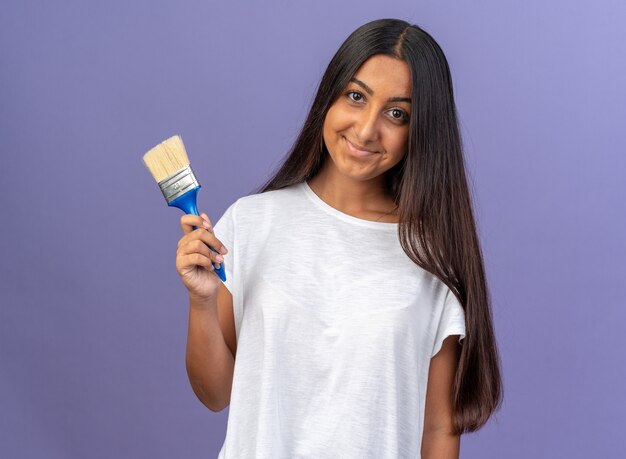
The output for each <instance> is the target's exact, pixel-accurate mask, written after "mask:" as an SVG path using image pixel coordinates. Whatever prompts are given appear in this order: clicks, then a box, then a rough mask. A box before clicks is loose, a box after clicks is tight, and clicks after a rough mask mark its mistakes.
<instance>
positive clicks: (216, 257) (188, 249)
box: [180, 239, 224, 264]
mask: <svg viewBox="0 0 626 459" xmlns="http://www.w3.org/2000/svg"><path fill="white" fill-rule="evenodd" d="M192 253H200V254H202V255H204V256H205V257H207V258H209V259H210V260H211V261H213V263H215V264H218V263H221V262H223V261H224V257H223V256H222V255H220V254H219V253H217V252H214V251H213V250H211V249H209V247H208V246H207V245H206V243H205V242H204V241H202V240H200V239H195V240H193V241H191V242H189V243H188V244H185V245H184V246H183V247H181V249H180V254H181V255H182V256H185V255H189V254H192Z"/></svg>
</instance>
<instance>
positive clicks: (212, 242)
mask: <svg viewBox="0 0 626 459" xmlns="http://www.w3.org/2000/svg"><path fill="white" fill-rule="evenodd" d="M194 236H195V235H194ZM197 237H198V238H200V239H202V240H203V241H204V242H205V243H206V244H207V245H208V246H209V247H211V248H213V249H215V251H216V252H219V253H221V254H222V255H225V254H227V253H228V249H227V248H226V247H225V246H224V244H223V243H222V241H220V240H219V239H218V238H216V237H215V233H213V232H212V231H199V232H198V236H197Z"/></svg>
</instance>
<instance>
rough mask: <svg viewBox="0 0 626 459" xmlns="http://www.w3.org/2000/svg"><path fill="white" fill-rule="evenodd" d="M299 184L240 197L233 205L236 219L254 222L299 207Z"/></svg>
mask: <svg viewBox="0 0 626 459" xmlns="http://www.w3.org/2000/svg"><path fill="white" fill-rule="evenodd" d="M298 186H299V184H295V185H290V186H287V187H285V188H281V189H279V190H271V191H264V192H260V193H254V194H249V195H246V196H242V197H240V198H239V199H237V201H235V202H234V203H233V207H234V208H235V213H236V214H237V219H238V220H241V221H242V222H244V221H254V220H255V219H258V218H259V217H263V216H265V217H267V216H271V215H272V214H274V213H276V212H281V213H284V212H285V211H288V210H289V209H290V208H294V207H297V206H300V205H301V201H300V199H301V194H300V193H299V191H300V190H298Z"/></svg>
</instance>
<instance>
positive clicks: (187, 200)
mask: <svg viewBox="0 0 626 459" xmlns="http://www.w3.org/2000/svg"><path fill="white" fill-rule="evenodd" d="M201 187H202V185H198V186H197V187H195V188H192V189H191V190H189V191H187V192H186V193H185V194H183V195H182V196H179V197H177V198H176V199H174V200H173V201H172V202H170V203H169V204H168V206H171V207H178V208H179V209H181V210H182V211H183V212H185V213H186V214H194V215H200V214H199V213H198V204H197V202H198V201H197V200H198V190H199V189H200V188H201ZM197 228H198V227H197V226H194V227H193V229H197ZM208 247H209V249H211V250H213V252H215V253H219V252H218V251H217V250H215V249H214V248H213V247H211V246H208ZM211 264H212V265H213V269H214V270H215V273H216V274H217V275H218V276H220V279H222V282H226V272H225V271H224V262H221V263H220V267H219V268H216V267H215V263H213V262H211Z"/></svg>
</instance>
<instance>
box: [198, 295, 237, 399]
mask: <svg viewBox="0 0 626 459" xmlns="http://www.w3.org/2000/svg"><path fill="white" fill-rule="evenodd" d="M212 301H217V299H213V300H212ZM200 306H201V307H200ZM186 366H187V375H188V377H189V382H190V383H191V387H192V388H193V391H194V393H195V394H196V396H197V397H198V398H199V399H200V401H201V402H202V403H203V404H204V405H205V406H206V407H207V408H209V409H210V410H212V411H219V410H221V409H223V408H224V407H225V406H226V405H228V401H229V400H230V390H231V386H232V381H233V371H234V367H235V359H234V357H233V354H232V353H231V351H230V349H229V348H228V346H227V345H226V342H225V341H224V336H223V334H222V330H221V328H220V325H219V321H218V317H217V305H216V304H211V305H210V306H209V307H207V305H200V304H199V303H198V302H197V301H196V300H194V299H192V298H190V303H189V331H188V335H187V353H186Z"/></svg>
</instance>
